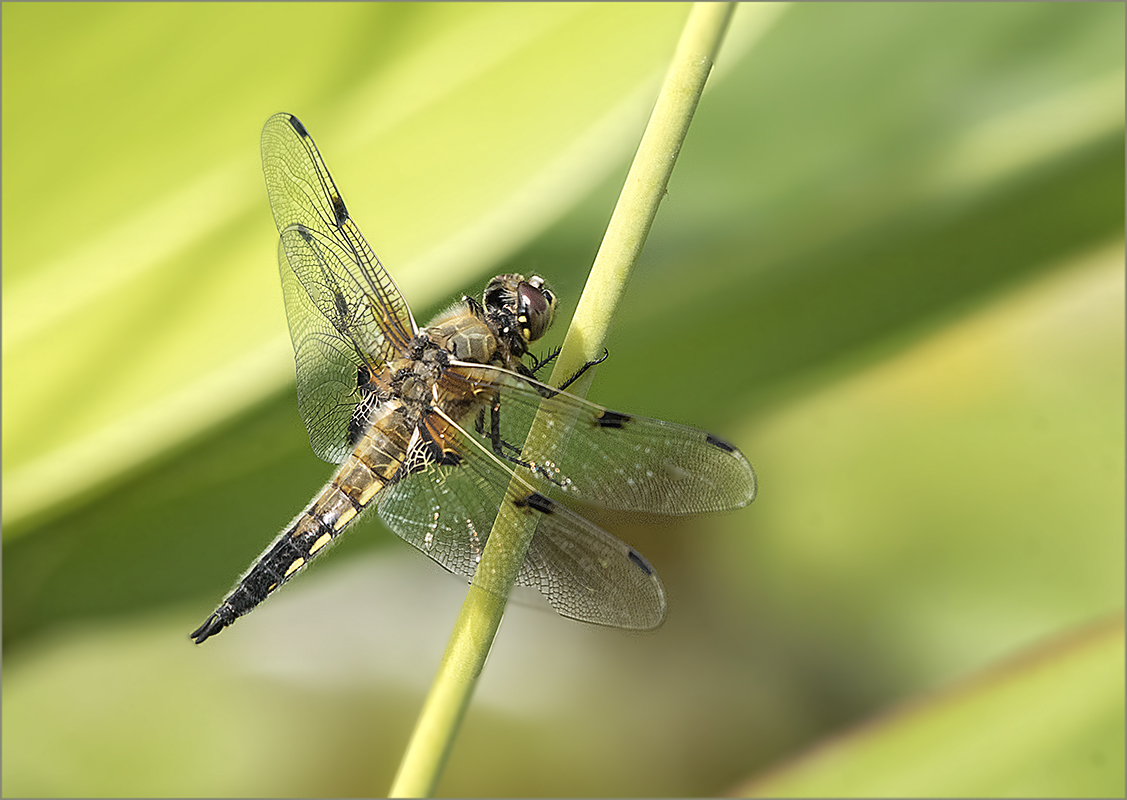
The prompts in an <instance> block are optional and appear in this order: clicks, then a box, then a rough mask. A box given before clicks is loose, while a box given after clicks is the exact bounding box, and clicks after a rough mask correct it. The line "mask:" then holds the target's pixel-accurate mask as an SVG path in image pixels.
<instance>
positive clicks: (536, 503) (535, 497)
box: [514, 492, 555, 514]
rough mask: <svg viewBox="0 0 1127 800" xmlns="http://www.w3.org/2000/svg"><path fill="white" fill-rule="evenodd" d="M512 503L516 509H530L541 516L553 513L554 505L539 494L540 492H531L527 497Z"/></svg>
mask: <svg viewBox="0 0 1127 800" xmlns="http://www.w3.org/2000/svg"><path fill="white" fill-rule="evenodd" d="M514 503H515V504H516V507H517V508H531V509H533V510H535V511H539V512H540V513H541V514H551V513H552V512H553V511H555V503H553V502H552V501H551V500H549V499H548V498H547V497H545V496H544V495H542V494H540V492H533V493H532V494H530V495H529V496H528V497H522V498H520V499H519V500H515V501H514Z"/></svg>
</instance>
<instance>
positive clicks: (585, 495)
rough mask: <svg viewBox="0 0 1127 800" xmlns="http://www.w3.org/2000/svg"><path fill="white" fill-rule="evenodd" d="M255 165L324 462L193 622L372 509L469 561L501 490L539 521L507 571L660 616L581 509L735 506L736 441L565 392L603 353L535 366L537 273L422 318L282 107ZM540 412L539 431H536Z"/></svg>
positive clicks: (246, 604)
mask: <svg viewBox="0 0 1127 800" xmlns="http://www.w3.org/2000/svg"><path fill="white" fill-rule="evenodd" d="M262 167H263V172H264V173H265V176H266V189H267V193H268V195H269V198H270V208H271V210H272V211H273V215H274V221H275V223H276V224H277V227H278V233H279V241H278V266H279V270H280V273H281V280H282V293H283V297H284V300H285V306H286V317H287V321H288V323H289V331H290V337H291V339H292V341H293V347H294V359H295V363H296V369H297V399H298V409H299V411H300V413H301V417H302V420H303V422H304V423H305V427H306V430H307V431H308V433H309V441H310V444H311V445H312V447H313V450H314V452H315V453H316V454H317V455H318V456H320V457H321V458H322V459H324V460H325V461H328V462H330V463H333V464H335V465H337V466H336V468H335V470H334V472H333V474H332V477H330V478H329V481H328V483H327V484H326V485H325V486H324V487H323V488H322V489H321V490H320V491H319V492H318V493H317V494H316V495H315V496H314V497H313V499H312V501H310V502H309V504H308V505H306V507H305V508H304V509H303V510H302V511H301V512H300V513H299V514H298V515H297V516H296V517H295V518H294V519H293V521H292V522H290V524H289V525H287V526H286V527H285V528H284V529H283V530H282V531H281V533H279V534H278V535H277V536H276V537H275V539H274V540H273V541H272V542H271V543H270V544H269V546H268V547H267V548H266V550H265V551H264V552H263V553H262V554H261V555H260V556H259V557H258V558H257V559H256V560H255V561H254V563H253V564H252V565H251V567H250V568H249V569H248V570H247V571H246V572H245V573H244V574H243V575H242V577H240V578H239V580H238V582H237V583H236V584H235V587H234V588H233V589H232V590H231V591H230V592H229V593H228V594H227V596H226V597H225V598H224V599H223V601H222V602H221V603H220V604H219V606H218V608H216V610H215V612H214V613H212V614H211V616H209V617H208V618H207V620H206V621H205V622H204V623H203V624H202V625H201V626H200V627H199V628H197V629H196V630H195V631H193V632H192V634H191V637H192V639H194V640H195V642H196V643H197V644H199V643H202V642H204V641H205V640H207V639H209V638H211V637H212V636H214V635H216V634H217V633H219V632H220V631H222V630H223V629H224V628H226V627H228V626H229V625H231V624H232V623H233V622H234V621H235V620H236V619H238V618H239V617H241V616H243V615H244V614H247V613H248V612H250V611H251V610H253V609H254V608H256V607H257V606H258V605H259V604H260V603H262V602H263V601H264V600H265V599H266V598H267V597H269V596H270V595H271V594H272V593H273V592H275V591H276V590H277V589H278V587H280V586H282V585H283V584H285V583H286V582H288V581H289V580H290V579H292V578H293V577H294V576H295V575H297V574H298V573H299V572H301V571H302V570H304V569H305V568H306V567H307V566H308V565H309V563H310V562H311V561H312V560H313V559H314V558H316V557H317V556H319V555H321V554H322V553H324V552H325V551H326V550H327V549H328V547H329V545H331V544H332V543H333V542H334V541H336V540H337V538H338V537H339V536H340V535H341V534H342V533H343V532H344V531H345V529H347V528H348V527H350V526H351V525H352V524H353V523H354V522H355V521H356V520H357V519H358V518H359V517H360V516H361V515H362V513H363V512H364V511H365V510H367V509H369V508H372V507H374V508H375V509H376V510H377V512H378V514H379V516H380V517H381V518H382V519H383V521H384V522H385V523H386V524H387V526H388V527H389V528H390V529H391V530H392V531H394V532H395V533H396V534H398V535H399V536H400V537H401V538H403V539H404V540H406V541H407V542H408V543H409V544H411V545H413V546H414V547H416V548H417V549H419V550H420V551H422V552H423V553H425V554H426V555H427V556H429V557H430V558H431V559H433V560H434V561H436V562H437V563H438V564H440V565H441V566H442V567H444V568H446V569H447V570H449V571H450V572H453V573H455V574H458V575H463V576H466V577H469V578H472V577H473V574H474V572H475V569H476V568H477V565H478V563H479V561H480V559H481V555H482V550H483V548H484V546H485V543H486V541H487V539H488V537H489V534H490V531H491V529H492V527H493V523H494V520H495V518H496V517H497V515H498V513H499V511H500V510H501V509H502V508H504V507H505V506H508V510H509V511H510V512H512V513H514V514H516V515H518V518H521V519H524V520H526V521H527V523H528V524H529V525H532V526H534V533H533V535H532V539H531V540H530V544H529V546H528V551H527V554H526V556H525V559H524V562H523V564H522V566H521V568H520V571H519V574H518V577H517V584H518V585H522V586H529V587H533V588H535V589H537V590H539V591H540V593H541V594H542V595H543V596H544V597H545V598H546V599H547V601H548V603H549V604H550V605H551V606H552V607H553V608H554V609H555V610H556V611H557V612H558V613H559V614H561V615H563V616H565V617H570V618H572V619H576V620H579V621H582V622H587V623H594V624H597V625H605V626H611V627H617V628H626V629H636V630H648V629H652V628H656V627H657V626H659V625H660V624H661V623H662V621H663V619H664V617H665V612H666V595H665V589H664V587H663V586H662V583H661V580H660V578H659V577H658V575H657V572H656V571H655V570H654V568H653V566H652V565H651V564H650V562H649V561H647V560H646V559H645V558H644V557H643V556H642V554H641V553H639V552H638V551H637V550H636V549H634V548H633V547H631V546H630V545H628V544H626V543H625V542H622V541H620V540H619V539H617V538H615V537H614V536H612V535H611V534H609V533H607V532H606V531H605V530H603V529H602V528H600V527H599V526H598V525H596V524H594V523H593V522H591V521H589V520H588V519H587V518H586V517H585V516H584V515H583V511H584V508H587V507H598V508H601V509H608V510H610V511H612V512H616V511H617V512H643V513H647V514H661V515H671V516H673V515H683V514H700V513H706V512H714V511H724V510H729V509H735V508H740V507H742V506H745V505H747V504H748V503H750V502H751V501H752V500H753V499H754V498H755V494H756V486H757V484H756V477H755V472H754V470H753V469H752V467H751V465H750V464H749V463H748V460H747V459H746V458H745V457H744V455H743V453H741V452H740V451H739V449H738V448H736V447H735V446H734V445H731V444H729V443H727V442H726V441H724V440H723V439H720V438H718V437H716V436H713V435H711V434H709V433H705V432H704V431H701V430H698V429H696V428H692V427H689V426H686V425H680V424H677V423H673V422H665V421H662V420H657V419H648V418H646V417H641V416H637V415H633V414H625V413H622V412H618V411H612V410H610V409H608V408H605V407H603V406H600V405H597V404H595V403H592V402H589V401H587V400H585V399H582V398H580V397H577V396H575V395H573V394H570V393H568V392H567V391H566V389H567V387H568V386H569V385H570V384H571V383H572V382H573V381H574V380H575V378H577V377H578V376H579V375H580V374H582V373H583V372H584V371H586V370H587V369H589V368H590V367H591V366H593V365H594V364H595V363H598V361H592V362H589V363H588V364H586V365H585V366H584V367H583V368H582V369H580V370H579V372H577V373H576V375H575V376H573V377H572V378H570V379H569V380H568V381H565V382H564V383H562V384H561V385H560V386H550V385H548V384H547V383H544V382H542V381H541V380H540V379H539V378H538V377H537V375H538V374H539V373H540V372H541V371H542V370H543V368H544V367H545V366H546V365H547V364H548V363H550V362H551V361H552V360H553V359H554V358H555V356H556V355H557V354H558V350H557V351H556V353H553V354H552V355H550V356H548V357H545V358H543V359H537V358H536V357H535V356H534V355H532V354H531V353H530V351H529V345H530V344H531V343H532V342H535V341H537V340H538V339H540V338H541V337H542V336H543V335H544V334H545V332H546V331H547V330H548V329H549V327H550V326H551V324H552V322H553V320H554V318H555V314H556V304H557V298H556V295H555V294H554V292H553V291H552V289H551V288H550V287H549V285H548V284H547V282H546V281H545V280H544V279H543V278H541V277H539V276H535V275H534V276H531V277H529V278H527V279H525V278H524V277H523V276H521V275H518V274H504V275H498V276H497V277H495V278H493V279H492V280H491V281H489V283H488V285H487V286H486V288H485V291H484V293H483V295H482V299H481V300H480V301H479V300H477V299H475V298H472V297H469V296H465V297H463V298H462V299H461V300H460V301H459V302H457V303H455V304H454V305H453V306H452V307H451V308H449V309H448V310H446V311H445V312H443V313H441V314H439V315H438V316H437V317H435V318H434V319H433V320H432V321H431V322H430V324H429V325H427V326H426V327H423V328H420V327H419V326H418V325H417V324H416V322H415V319H414V317H413V316H412V314H411V309H410V308H409V306H408V304H407V302H406V300H405V299H404V297H403V295H402V294H400V292H399V290H398V289H397V288H396V285H395V283H394V282H393V281H392V279H391V276H390V275H389V274H388V272H387V271H386V270H385V269H384V267H383V265H382V264H381V263H380V261H379V259H378V258H377V257H376V254H375V253H374V252H373V251H372V248H371V247H370V246H369V245H368V242H367V241H366V240H365V239H364V237H363V235H362V234H361V233H360V230H359V228H358V227H357V226H356V223H355V222H354V221H353V220H352V217H351V216H350V215H349V213H348V210H347V208H346V207H345V204H344V201H343V199H342V198H341V194H340V192H339V191H338V190H337V187H336V184H335V182H334V181H333V178H332V176H331V175H330V174H329V170H328V169H327V168H326V166H325V162H324V160H323V159H322V158H321V154H320V152H319V151H318V150H317V147H316V145H315V144H314V143H313V138H312V137H311V136H310V135H309V133H308V131H306V129H305V127H304V126H303V125H302V124H301V122H299V121H298V119H297V118H296V117H294V116H293V115H290V114H284V113H283V114H275V115H274V116H273V117H271V118H270V119H269V120H268V121H267V122H266V125H265V127H264V128H263V130H262ZM604 358H605V355H604ZM600 360H601V359H600ZM537 413H540V414H541V415H544V418H545V419H546V420H547V421H548V422H547V425H544V426H537V427H536V430H537V431H541V430H542V431H545V432H544V433H539V434H535V433H534V434H533V435H532V436H529V433H530V431H532V430H533V425H532V421H533V419H534V417H536V415H537ZM565 429H566V430H567V434H566V435H561V432H562V431H564V430H565Z"/></svg>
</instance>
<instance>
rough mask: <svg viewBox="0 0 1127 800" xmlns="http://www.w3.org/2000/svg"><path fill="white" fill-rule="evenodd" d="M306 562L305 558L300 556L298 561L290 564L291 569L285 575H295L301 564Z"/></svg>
mask: <svg viewBox="0 0 1127 800" xmlns="http://www.w3.org/2000/svg"><path fill="white" fill-rule="evenodd" d="M304 563H305V559H304V558H299V559H298V560H297V561H295V562H293V563H292V564H290V566H289V569H287V570H286V575H285V577H287V578H288V577H289V576H290V575H293V574H294V573H295V572H297V571H298V570H299V569H301V565H302V564H304Z"/></svg>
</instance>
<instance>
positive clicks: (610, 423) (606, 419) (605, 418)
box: [595, 410, 630, 428]
mask: <svg viewBox="0 0 1127 800" xmlns="http://www.w3.org/2000/svg"><path fill="white" fill-rule="evenodd" d="M629 421H630V415H629V414H620V413H618V412H617V411H609V410H608V411H604V412H603V413H602V414H600V415H599V416H598V417H597V418H596V419H595V422H597V423H598V424H599V427H600V428H621V427H622V426H623V425H625V424H626V423H627V422H629Z"/></svg>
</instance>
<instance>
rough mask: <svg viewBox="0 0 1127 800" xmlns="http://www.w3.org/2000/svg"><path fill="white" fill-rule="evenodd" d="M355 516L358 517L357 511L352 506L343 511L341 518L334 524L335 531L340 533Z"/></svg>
mask: <svg viewBox="0 0 1127 800" xmlns="http://www.w3.org/2000/svg"><path fill="white" fill-rule="evenodd" d="M355 516H356V509H355V508H353V507H352V506H349V507H348V508H346V509H344V510H343V511H341V512H340V516H339V517H337V518H336V520H335V521H334V522H333V530H335V531H339V530H340V529H341V528H343V527H344V526H345V525H347V524H348V522H349V520H351V519H352V518H353V517H355Z"/></svg>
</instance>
